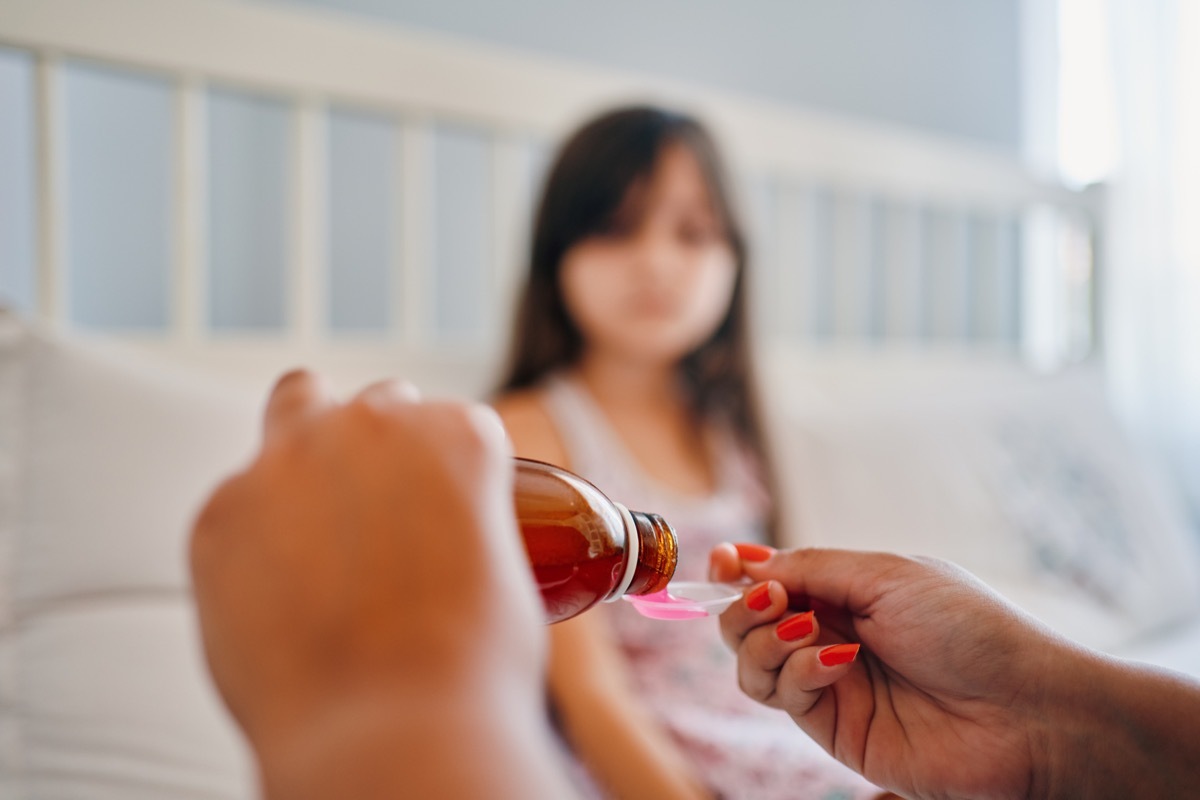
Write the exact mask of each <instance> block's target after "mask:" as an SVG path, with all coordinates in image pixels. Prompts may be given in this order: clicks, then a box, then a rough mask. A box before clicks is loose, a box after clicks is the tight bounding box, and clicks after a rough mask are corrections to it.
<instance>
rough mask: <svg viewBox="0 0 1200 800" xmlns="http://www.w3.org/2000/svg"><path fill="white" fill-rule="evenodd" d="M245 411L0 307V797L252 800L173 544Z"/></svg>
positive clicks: (228, 458) (234, 449)
mask: <svg viewBox="0 0 1200 800" xmlns="http://www.w3.org/2000/svg"><path fill="white" fill-rule="evenodd" d="M258 405H259V403H258V400H257V399H255V398H250V397H248V396H227V395H223V394H222V393H221V392H219V391H218V390H217V389H215V388H214V387H212V386H211V385H210V384H209V383H208V382H205V381H201V380H199V379H189V378H187V377H184V376H180V375H175V374H172V373H170V372H168V371H166V370H164V369H162V368H161V367H158V366H154V365H152V364H151V363H149V362H144V361H140V360H137V359H132V358H128V357H125V356H120V355H116V354H113V353H111V352H105V351H102V350H99V349H96V348H92V347H85V346H83V345H79V344H76V343H64V342H60V341H55V340H54V339H53V338H51V337H47V336H44V335H42V334H40V333H38V332H37V331H33V330H30V329H29V328H28V327H27V326H25V325H24V324H22V323H21V322H20V321H18V320H17V319H15V318H14V317H13V316H12V315H10V314H6V313H4V312H2V311H0V706H2V707H3V708H4V713H3V714H0V796H3V797H14V798H16V797H54V798H63V799H65V800H70V798H79V800H85V798H86V800H133V799H134V798H147V800H148V799H149V798H163V797H171V798H197V799H199V798H212V799H213V800H216V799H217V798H248V797H253V796H255V794H256V792H255V787H254V779H253V772H252V768H251V764H250V761H249V759H248V758H247V754H246V752H245V748H244V745H243V743H242V741H241V739H240V736H239V734H238V733H237V732H236V730H235V728H234V727H233V725H232V724H231V722H230V721H229V720H228V718H227V716H226V713H225V711H224V709H223V708H222V706H221V704H220V701H219V699H218V698H217V696H216V694H215V692H214V690H213V689H212V687H211V685H210V683H209V678H208V676H207V673H206V671H205V669H204V664H203V659H202V656H201V653H200V650H199V646H198V636H197V632H196V630H195V625H194V615H193V614H192V611H191V607H190V606H191V603H190V597H189V592H188V580H187V577H186V565H185V549H184V548H185V534H186V531H187V528H188V525H189V522H190V519H191V516H192V514H194V513H195V511H196V510H197V508H198V505H199V503H200V502H201V500H202V499H203V497H204V495H205V494H206V493H207V492H208V491H209V490H210V489H211V488H212V487H213V485H214V483H215V482H216V480H217V479H218V478H219V477H220V476H221V475H223V474H225V473H228V472H229V471H230V470H231V469H233V468H235V467H237V466H238V465H239V464H240V463H243V462H244V460H245V459H246V458H247V457H248V456H249V451H250V447H251V446H252V445H253V444H254V442H255V440H256V437H257V431H256V428H257V415H258Z"/></svg>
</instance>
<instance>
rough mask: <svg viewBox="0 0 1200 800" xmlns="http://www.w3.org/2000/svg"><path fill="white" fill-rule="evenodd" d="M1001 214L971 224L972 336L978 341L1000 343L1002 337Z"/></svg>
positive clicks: (981, 218)
mask: <svg viewBox="0 0 1200 800" xmlns="http://www.w3.org/2000/svg"><path fill="white" fill-rule="evenodd" d="M1001 219H1002V218H1001V217H996V216H992V215H990V214H988V215H984V216H980V217H978V218H976V219H975V220H974V221H973V223H972V236H971V266H972V272H973V278H974V285H973V287H972V310H971V330H970V334H971V338H972V339H974V340H975V341H983V342H998V341H1000V340H1001V339H1002V334H1001V330H1002V324H1003V323H1002V319H1003V310H1002V305H1001V302H1002V297H1003V292H1004V284H1003V281H1004V269H1003V262H1002V261H1001V247H1002V245H1001V237H1000V225H1001Z"/></svg>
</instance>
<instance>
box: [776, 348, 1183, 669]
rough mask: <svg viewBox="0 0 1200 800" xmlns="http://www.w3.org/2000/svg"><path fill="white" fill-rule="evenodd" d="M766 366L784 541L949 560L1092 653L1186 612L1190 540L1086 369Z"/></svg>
mask: <svg viewBox="0 0 1200 800" xmlns="http://www.w3.org/2000/svg"><path fill="white" fill-rule="evenodd" d="M769 364H770V366H771V370H770V372H769V374H770V375H771V376H772V377H771V381H770V382H769V385H768V386H769V395H770V396H772V397H773V398H774V399H775V406H776V409H775V412H774V418H775V430H776V433H777V434H778V436H777V439H776V441H777V444H778V451H779V458H780V462H781V468H782V473H783V474H782V480H781V483H782V484H783V485H784V486H786V487H788V488H789V489H790V491H789V492H786V493H785V494H786V495H787V496H785V498H784V501H785V511H790V514H789V515H788V516H789V518H790V520H791V522H790V523H789V526H788V534H789V536H790V537H791V538H792V539H794V540H796V541H799V542H803V543H805V544H812V545H824V546H832V547H849V548H853V549H883V550H895V551H900V552H905V553H912V554H923V555H931V556H937V557H940V558H945V559H948V560H951V561H955V562H957V563H959V564H961V565H962V566H964V567H966V568H967V569H969V570H970V571H972V572H974V573H975V574H976V575H978V576H980V577H981V578H983V579H984V580H985V581H987V582H988V583H990V584H991V585H992V586H994V587H995V588H997V589H998V590H1000V591H1001V592H1002V593H1004V594H1006V595H1007V596H1008V597H1009V598H1010V599H1012V600H1013V601H1015V602H1017V603H1018V604H1019V605H1022V606H1023V607H1025V608H1026V609H1027V610H1029V611H1030V612H1032V613H1033V614H1035V615H1036V616H1038V617H1040V618H1042V619H1043V620H1044V621H1046V622H1047V623H1049V624H1050V625H1052V626H1053V627H1055V628H1058V629H1059V630H1061V631H1062V632H1064V633H1066V634H1068V635H1070V636H1072V637H1073V638H1075V639H1078V640H1081V641H1083V642H1085V643H1087V644H1090V645H1092V646H1096V647H1101V648H1105V649H1111V648H1114V647H1117V646H1119V645H1122V644H1125V643H1127V642H1130V641H1133V640H1135V639H1137V638H1138V637H1141V636H1146V635H1149V634H1151V633H1153V632H1155V631H1157V630H1160V629H1164V628H1168V627H1171V626H1173V625H1176V624H1180V623H1181V622H1183V621H1186V620H1188V619H1190V618H1192V617H1194V616H1195V615H1196V614H1197V610H1198V609H1200V554H1198V548H1197V539H1196V534H1195V532H1194V531H1193V530H1191V529H1190V528H1189V527H1188V524H1187V522H1186V516H1185V514H1184V513H1183V510H1182V508H1181V505H1180V501H1179V498H1178V497H1177V496H1176V495H1174V494H1173V493H1172V491H1171V486H1170V484H1169V483H1168V481H1167V480H1166V479H1165V477H1164V476H1163V475H1162V474H1161V473H1160V471H1159V470H1158V468H1157V467H1156V465H1155V464H1154V462H1152V461H1151V460H1150V459H1149V458H1147V457H1146V456H1145V454H1143V453H1141V452H1139V451H1138V450H1137V448H1135V447H1134V446H1133V445H1132V444H1131V443H1130V441H1129V440H1128V439H1127V438H1126V437H1125V436H1123V435H1122V432H1121V429H1120V426H1119V425H1118V423H1117V421H1116V420H1115V418H1114V417H1113V416H1112V415H1111V414H1110V413H1109V411H1108V409H1107V407H1106V405H1105V401H1104V386H1103V381H1102V377H1101V376H1100V374H1099V373H1098V372H1097V371H1096V370H1094V369H1090V368H1076V369H1072V370H1069V371H1067V372H1065V373H1063V374H1060V375H1057V376H1054V377H1046V376H1038V375H1034V374H1032V373H1030V372H1028V371H1027V370H1026V369H1025V368H1023V367H1022V366H1021V365H1019V364H1017V363H1015V362H1010V361H1007V360H1005V359H1002V358H998V357H996V358H985V359H979V358H978V357H976V358H973V359H970V360H968V359H966V358H959V357H954V356H949V355H944V354H942V355H937V354H935V355H926V356H922V357H917V356H914V355H909V356H903V357H896V356H884V355H880V356H876V357H867V356H858V357H850V358H846V357H842V358H838V357H833V356H831V357H828V358H826V359H816V358H813V357H811V356H810V357H808V358H797V357H796V356H794V355H791V356H787V355H781V354H776V355H775V356H774V357H773V359H772V360H771V361H770V362H769Z"/></svg>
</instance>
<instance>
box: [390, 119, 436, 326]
mask: <svg viewBox="0 0 1200 800" xmlns="http://www.w3.org/2000/svg"><path fill="white" fill-rule="evenodd" d="M399 163H400V204H399V205H400V208H401V220H400V259H399V264H400V279H399V280H398V281H396V284H397V285H398V289H399V292H400V301H401V303H402V305H401V306H400V309H402V311H401V314H400V320H399V329H400V332H401V335H402V337H403V339H404V341H405V342H407V343H408V344H410V345H412V346H414V347H420V346H421V345H423V344H425V342H426V340H427V339H428V338H429V336H428V324H429V321H428V310H427V308H426V305H427V303H426V295H427V292H428V289H427V275H428V274H429V272H430V271H431V270H432V269H433V259H434V252H433V233H432V228H431V225H432V222H433V219H432V214H431V211H432V209H433V202H434V197H433V127H432V123H431V121H430V120H429V119H426V118H410V119H405V120H404V121H403V122H402V123H401V126H400V158H399Z"/></svg>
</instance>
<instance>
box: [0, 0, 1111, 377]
mask: <svg viewBox="0 0 1200 800" xmlns="http://www.w3.org/2000/svg"><path fill="white" fill-rule="evenodd" d="M0 44H5V45H9V46H13V47H17V48H21V49H24V50H27V51H30V52H32V53H33V54H34V56H35V64H36V82H35V91H36V106H37V114H36V120H37V128H38V137H37V141H38V147H39V150H38V164H37V188H38V197H39V200H38V209H39V227H38V237H37V240H38V244H39V251H38V252H39V255H38V286H39V291H40V293H39V313H40V314H41V315H42V316H43V317H44V318H45V319H46V320H47V321H48V322H49V323H50V324H54V325H58V326H66V325H67V313H66V312H67V309H66V303H65V297H66V296H67V293H66V285H65V283H66V275H65V270H64V268H63V265H64V263H65V256H64V248H65V237H64V230H65V225H66V220H65V210H64V209H65V206H66V204H65V202H64V197H63V192H64V181H63V175H64V172H65V169H66V165H65V164H64V163H63V157H64V156H63V147H62V144H61V140H62V135H63V131H62V125H63V120H62V114H61V111H60V105H61V98H60V90H59V84H60V81H61V77H60V73H61V64H62V61H63V59H65V58H83V59H92V60H97V61H100V62H105V63H111V64H116V65H120V66H125V67H132V68H136V69H142V70H148V71H151V72H154V73H158V74H162V75H165V76H167V77H168V79H170V80H171V81H173V83H174V86H175V91H176V126H175V130H176V131H177V134H176V135H177V141H176V147H175V158H176V170H177V176H178V180H177V181H176V186H177V187H178V188H177V192H178V197H177V198H176V211H175V226H176V231H175V234H176V235H175V237H174V238H175V241H176V243H177V244H176V253H175V258H174V261H175V263H174V274H175V284H174V285H175V291H174V294H173V297H172V304H173V307H172V329H171V330H172V336H171V337H170V339H171V341H170V344H171V346H172V347H173V348H175V350H177V351H181V352H182V351H185V350H186V351H190V352H192V353H218V354H219V356H217V357H219V358H221V359H227V358H230V357H234V358H237V357H241V355H244V354H245V353H246V345H247V343H246V342H245V341H239V342H230V341H227V337H221V339H222V340H221V341H213V340H212V337H210V336H208V335H207V334H206V331H205V325H204V314H203V309H204V308H205V307H206V306H205V291H204V287H205V279H204V278H205V276H204V274H203V273H204V264H205V262H206V259H205V255H204V247H205V243H204V235H203V231H204V230H205V220H204V213H205V212H204V209H205V207H206V204H205V198H206V188H207V187H206V186H205V167H206V165H205V152H206V142H205V141H204V139H205V130H206V127H205V115H206V111H207V109H206V105H207V103H206V88H207V87H208V86H209V85H211V84H218V85H221V86H232V87H241V88H249V89H257V90H267V91H270V92H272V93H274V94H279V95H283V96H285V97H287V98H289V99H290V100H291V101H292V102H293V107H294V109H295V111H294V120H293V124H294V130H295V134H296V135H295V137H294V139H295V141H296V142H297V143H298V146H297V148H296V152H295V156H294V169H295V175H296V178H297V187H298V190H297V192H296V195H295V197H294V198H293V208H292V209H291V218H292V220H293V226H292V230H293V236H292V242H291V248H292V249H291V252H292V255H293V258H292V259H291V267H290V268H291V270H292V274H291V276H290V280H289V286H290V287H291V296H290V298H289V301H288V303H287V307H288V308H289V311H290V315H289V324H288V328H287V331H286V333H285V335H284V336H282V337H279V341H259V342H252V343H250V344H251V348H250V349H251V350H254V348H260V349H267V350H271V351H272V352H275V353H277V356H276V358H277V359H279V358H287V359H296V358H309V359H311V360H315V361H318V362H319V361H320V360H321V355H322V353H324V352H325V351H327V350H328V348H329V347H330V346H332V345H331V344H330V343H329V342H327V341H326V340H327V338H328V337H327V336H326V335H325V331H323V330H322V323H321V319H320V308H319V298H320V296H321V290H322V286H321V276H322V275H323V268H324V265H323V263H322V261H323V254H324V243H325V236H326V230H325V219H324V215H323V214H322V198H323V192H324V186H325V172H326V167H325V164H324V149H323V141H324V136H325V128H326V124H325V120H324V117H323V113H322V112H323V109H325V108H327V107H329V106H330V105H332V104H334V103H345V104H351V105H355V106H360V107H366V108H374V109H379V110H382V111H384V112H386V113H388V114H392V115H395V116H396V117H397V118H398V119H400V126H399V130H400V133H399V136H398V139H399V146H400V152H401V161H402V164H401V170H400V172H401V178H400V180H401V182H402V185H401V187H400V196H401V202H402V204H403V206H404V208H405V213H404V214H403V216H402V221H401V225H402V230H401V236H400V239H401V242H402V252H401V253H400V254H399V255H400V257H399V259H398V260H399V261H400V266H401V276H400V280H399V281H396V284H397V286H398V289H397V291H398V292H399V293H400V294H401V295H402V298H403V300H402V301H401V302H402V303H403V304H404V309H403V313H402V314H399V315H397V316H398V318H399V319H400V320H401V322H400V324H399V327H398V329H397V330H396V331H393V335H392V337H391V341H389V342H381V343H376V344H363V343H361V342H360V343H357V344H355V345H354V346H355V348H356V352H358V353H370V352H375V354H376V355H380V356H382V354H384V353H387V356H386V357H387V358H394V355H393V354H394V352H395V350H396V348H397V347H399V348H401V349H403V350H405V351H407V352H409V353H418V354H419V353H424V352H426V351H427V350H428V349H429V348H428V345H429V344H430V342H429V326H428V319H427V317H428V310H427V309H426V308H424V305H423V303H422V298H423V296H424V295H423V291H422V290H423V287H424V286H425V284H426V282H427V281H428V270H429V269H430V261H431V258H430V255H431V244H432V242H431V231H430V220H429V217H428V209H427V208H426V206H427V203H426V202H425V201H426V199H427V198H428V197H429V181H430V179H431V175H430V172H429V158H428V154H429V151H430V146H431V129H432V123H433V121H434V120H439V121H445V120H450V121H459V122H465V123H468V124H470V125H472V126H476V127H480V128H482V129H484V130H486V131H488V132H489V133H490V134H491V135H492V136H493V137H494V141H495V142H496V145H495V146H494V147H493V150H492V154H493V170H492V177H493V185H494V186H493V193H494V196H495V197H496V198H497V199H500V198H505V197H512V196H515V195H516V194H517V191H516V190H517V189H518V188H519V187H517V186H516V183H517V182H518V181H519V180H520V179H521V177H520V176H521V174H522V172H521V169H520V165H519V163H518V159H519V158H520V154H519V153H518V152H517V149H516V148H514V147H511V146H508V145H506V142H511V141H514V140H516V139H517V138H519V137H529V136H534V137H538V138H545V139H548V140H553V139H555V138H557V137H558V136H560V135H561V134H562V133H563V132H564V131H566V130H567V129H568V128H569V127H570V126H571V125H574V124H575V123H577V122H578V120H579V119H580V118H582V117H583V116H585V115H586V114H587V113H589V112H591V111H593V110H595V109H597V108H599V107H602V106H604V105H607V104H610V103H613V102H617V101H628V100H629V99H631V98H637V99H646V100H651V101H654V100H661V101H665V102H667V103H669V104H671V105H675V106H682V107H685V108H688V109H689V110H692V111H695V112H697V113H698V114H700V115H702V116H703V117H704V118H705V119H706V120H707V121H709V122H710V123H711V124H712V125H713V127H714V128H715V129H716V132H717V134H718V136H719V138H720V139H721V141H722V143H723V144H724V145H725V147H726V149H727V150H728V152H729V154H730V156H731V160H732V162H733V163H734V165H735V167H736V168H737V169H739V170H741V171H743V172H750V173H754V174H758V175H763V176H768V177H769V178H770V179H771V180H773V181H776V182H778V183H779V185H782V186H786V185H789V184H790V183H803V184H809V185H811V184H813V183H818V184H820V185H822V186H824V187H828V188H830V189H831V190H833V191H835V192H837V193H839V196H841V195H843V194H844V195H847V196H851V197H853V196H856V195H862V196H870V197H873V198H891V199H896V200H899V201H908V200H915V201H919V202H922V203H936V204H942V205H945V206H946V207H950V208H955V209H974V210H984V211H988V210H990V211H1000V212H1012V213H1017V214H1021V215H1024V214H1025V213H1027V212H1028V211H1029V210H1030V209H1038V210H1037V211H1036V212H1034V213H1035V214H1037V215H1041V216H1039V217H1038V218H1039V219H1041V218H1044V216H1045V214H1047V213H1050V214H1060V215H1067V216H1073V217H1077V218H1080V219H1085V220H1087V223H1086V225H1088V226H1090V225H1092V224H1094V220H1095V219H1096V218H1097V212H1098V203H1097V202H1096V198H1095V197H1094V196H1092V195H1089V194H1080V193H1075V192H1071V191H1068V190H1066V189H1064V188H1062V187H1060V186H1056V185H1054V184H1052V183H1049V182H1046V181H1043V180H1039V179H1037V178H1035V177H1034V176H1032V175H1031V174H1030V172H1029V171H1028V170H1027V169H1026V168H1025V167H1024V166H1023V165H1022V164H1021V163H1020V162H1019V161H1018V159H1017V158H1016V157H1015V156H1014V155H1012V154H1009V153H1003V152H999V151H995V150H992V149H989V148H985V147H981V146H973V145H970V144H966V143H964V142H961V141H957V140H951V139H946V138H940V137H936V136H932V135H927V134H923V133H918V132H914V131H911V130H907V129H902V128H898V127H894V126H889V125H884V124H878V123H871V122H864V121H858V120H849V119H845V118H840V117H837V116H834V115H829V114H822V113H816V112H807V111H801V110H798V109H795V108H785V107H781V106H777V105H772V104H770V103H766V102H761V101H754V100H749V99H746V98H742V97H736V96H732V95H729V94H726V93H722V92H717V91H713V90H710V89H706V88H702V87H697V86H692V85H687V84H683V83H679V82H675V81H669V80H665V79H658V78H648V77H646V76H642V75H633V74H627V73H622V72H619V71H616V70H611V69H600V68H594V67H588V66H583V65H580V64H577V63H572V62H568V61H564V60H560V59H554V58H549V57H545V56H533V55H529V54H526V53H522V52H516V51H512V50H507V49H504V48H500V47H494V46H487V45H483V44H478V43H466V42H463V41H461V40H456V39H453V38H450V37H446V36H438V35H433V34H428V33H421V34H419V35H418V34H415V33H412V32H410V31H407V30H405V29H403V28H400V27H397V26H386V25H368V24H366V23H363V22H357V21H353V20H351V19H348V18H345V17H342V16H339V15H334V14H328V13H321V12H317V11H307V10H300V9H293V8H281V7H272V6H268V5H258V4H254V3H245V2H234V1H233V0H0ZM406 78H408V79H406ZM798 204H799V205H803V202H802V198H801V199H797V198H796V197H793V196H790V195H787V194H786V193H784V195H783V196H782V199H781V202H779V203H778V204H777V208H776V215H777V217H776V224H775V226H774V227H775V228H777V230H776V231H775V236H776V240H775V242H774V248H773V249H774V251H775V252H776V253H777V254H778V256H779V257H780V258H789V259H800V260H803V258H804V254H803V253H802V252H799V251H800V250H802V248H801V247H800V246H799V243H798V242H797V238H798V234H797V231H796V230H795V229H794V228H795V226H796V225H797V221H796V218H795V217H792V216H784V215H785V214H794V213H795V212H796V209H797V206H798ZM493 205H496V203H495V202H494V203H493ZM854 213H857V212H854ZM964 219H965V218H964ZM1039 224H1040V223H1039ZM847 225H849V226H850V227H847ZM853 225H854V223H853V222H851V223H845V222H843V224H842V225H840V226H839V232H838V233H837V235H838V236H841V237H843V238H845V237H849V236H851V233H852V232H853V231H851V228H852V227H853ZM510 231H511V228H502V227H501V226H499V224H498V223H497V226H496V230H495V231H494V233H495V237H494V240H495V242H496V244H497V246H496V257H495V259H494V262H495V263H494V264H492V265H491V267H492V270H493V275H492V281H491V283H492V285H493V287H494V288H495V289H496V291H497V292H498V293H499V294H500V295H504V294H505V293H507V292H509V290H510V288H511V286H512V281H513V278H512V274H511V265H512V264H513V263H515V251H516V246H517V242H515V241H513V237H512V235H511V232H510ZM888 235H889V236H891V237H892V238H893V239H895V240H896V241H901V240H903V239H904V236H905V235H906V234H905V233H904V232H903V231H890V232H889V233H888ZM1023 246H1024V247H1026V248H1029V247H1030V246H1032V245H1031V243H1030V242H1029V241H1025V242H1023ZM767 249H772V248H767ZM916 257H918V258H919V254H918V255H917V256H916ZM1044 258H1045V250H1044V248H1043V250H1042V251H1039V252H1038V253H1035V254H1034V255H1033V256H1031V257H1030V258H1027V259H1025V260H1024V262H1023V263H1024V265H1025V266H1024V268H1025V269H1026V270H1027V271H1028V270H1030V269H1033V268H1034V265H1040V266H1037V269H1040V270H1041V272H1038V273H1036V274H1033V275H1028V276H1026V280H1024V281H1023V284H1022V286H1023V290H1024V291H1025V292H1026V293H1028V292H1034V293H1037V292H1039V291H1040V292H1041V294H1039V295H1038V297H1037V298H1035V299H1034V301H1031V302H1029V303H1028V304H1027V305H1023V306H1022V308H1023V309H1031V310H1033V315H1032V316H1030V315H1028V314H1027V315H1026V320H1025V325H1026V327H1027V328H1028V330H1027V331H1026V332H1025V334H1024V335H1023V336H1022V341H1023V342H1025V344H1026V345H1027V346H1028V347H1031V348H1040V349H1041V350H1043V351H1045V353H1044V355H1045V354H1048V355H1049V358H1050V360H1053V359H1054V358H1055V357H1060V356H1061V355H1062V354H1063V353H1062V352H1059V351H1061V350H1062V349H1063V348H1062V345H1061V343H1059V342H1057V341H1055V340H1048V339H1047V336H1046V331H1047V330H1051V329H1053V326H1054V324H1055V320H1054V319H1053V318H1052V317H1053V315H1054V314H1056V313H1058V311H1057V310H1056V309H1055V308H1053V307H1052V306H1050V307H1047V306H1046V303H1045V296H1046V294H1047V292H1049V293H1050V294H1053V291H1054V280H1055V278H1054V277H1053V275H1050V274H1049V272H1048V268H1046V267H1045V266H1044V264H1042V261H1044ZM801 280H802V275H800V274H799V273H798V272H794V271H788V272H786V273H783V274H782V277H781V278H780V281H781V283H782V285H783V286H787V287H791V288H793V289H796V290H797V291H802V289H803V287H802V286H800V285H799V284H798V282H799V281H801ZM1039 282H1040V283H1039ZM1041 283H1045V284H1046V285H1047V287H1048V288H1043V289H1039V288H1038V287H1039V286H1040V285H1041ZM845 294H846V290H845V287H841V286H839V287H838V288H837V292H836V297H838V298H844V296H845ZM838 303H839V305H840V304H842V303H843V301H842V300H840V299H839V300H838ZM1039 309H1040V310H1039ZM953 311H954V310H953V309H951V312H952V313H953ZM886 313H887V314H889V315H891V316H893V317H894V316H895V315H896V311H895V309H890V308H889V309H887V310H886ZM1047 315H1049V317H1050V318H1048V317H1047ZM850 317H853V312H851V313H850ZM838 324H839V325H841V324H845V318H844V317H841V316H840V317H839V322H838ZM1051 339H1052V337H1051ZM372 348H374V351H373V350H372ZM342 350H343V351H344V350H345V348H342ZM340 355H341V357H344V356H345V353H344V352H342V353H341V354H340ZM446 355H447V353H446V351H445V349H444V348H442V349H440V350H439V357H446ZM451 355H453V354H451ZM490 355H494V352H493V353H492V354H490ZM366 357H367V358H374V357H375V356H374V355H369V356H366ZM465 357H471V356H469V355H468V356H465ZM1043 360H1044V359H1043Z"/></svg>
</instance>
